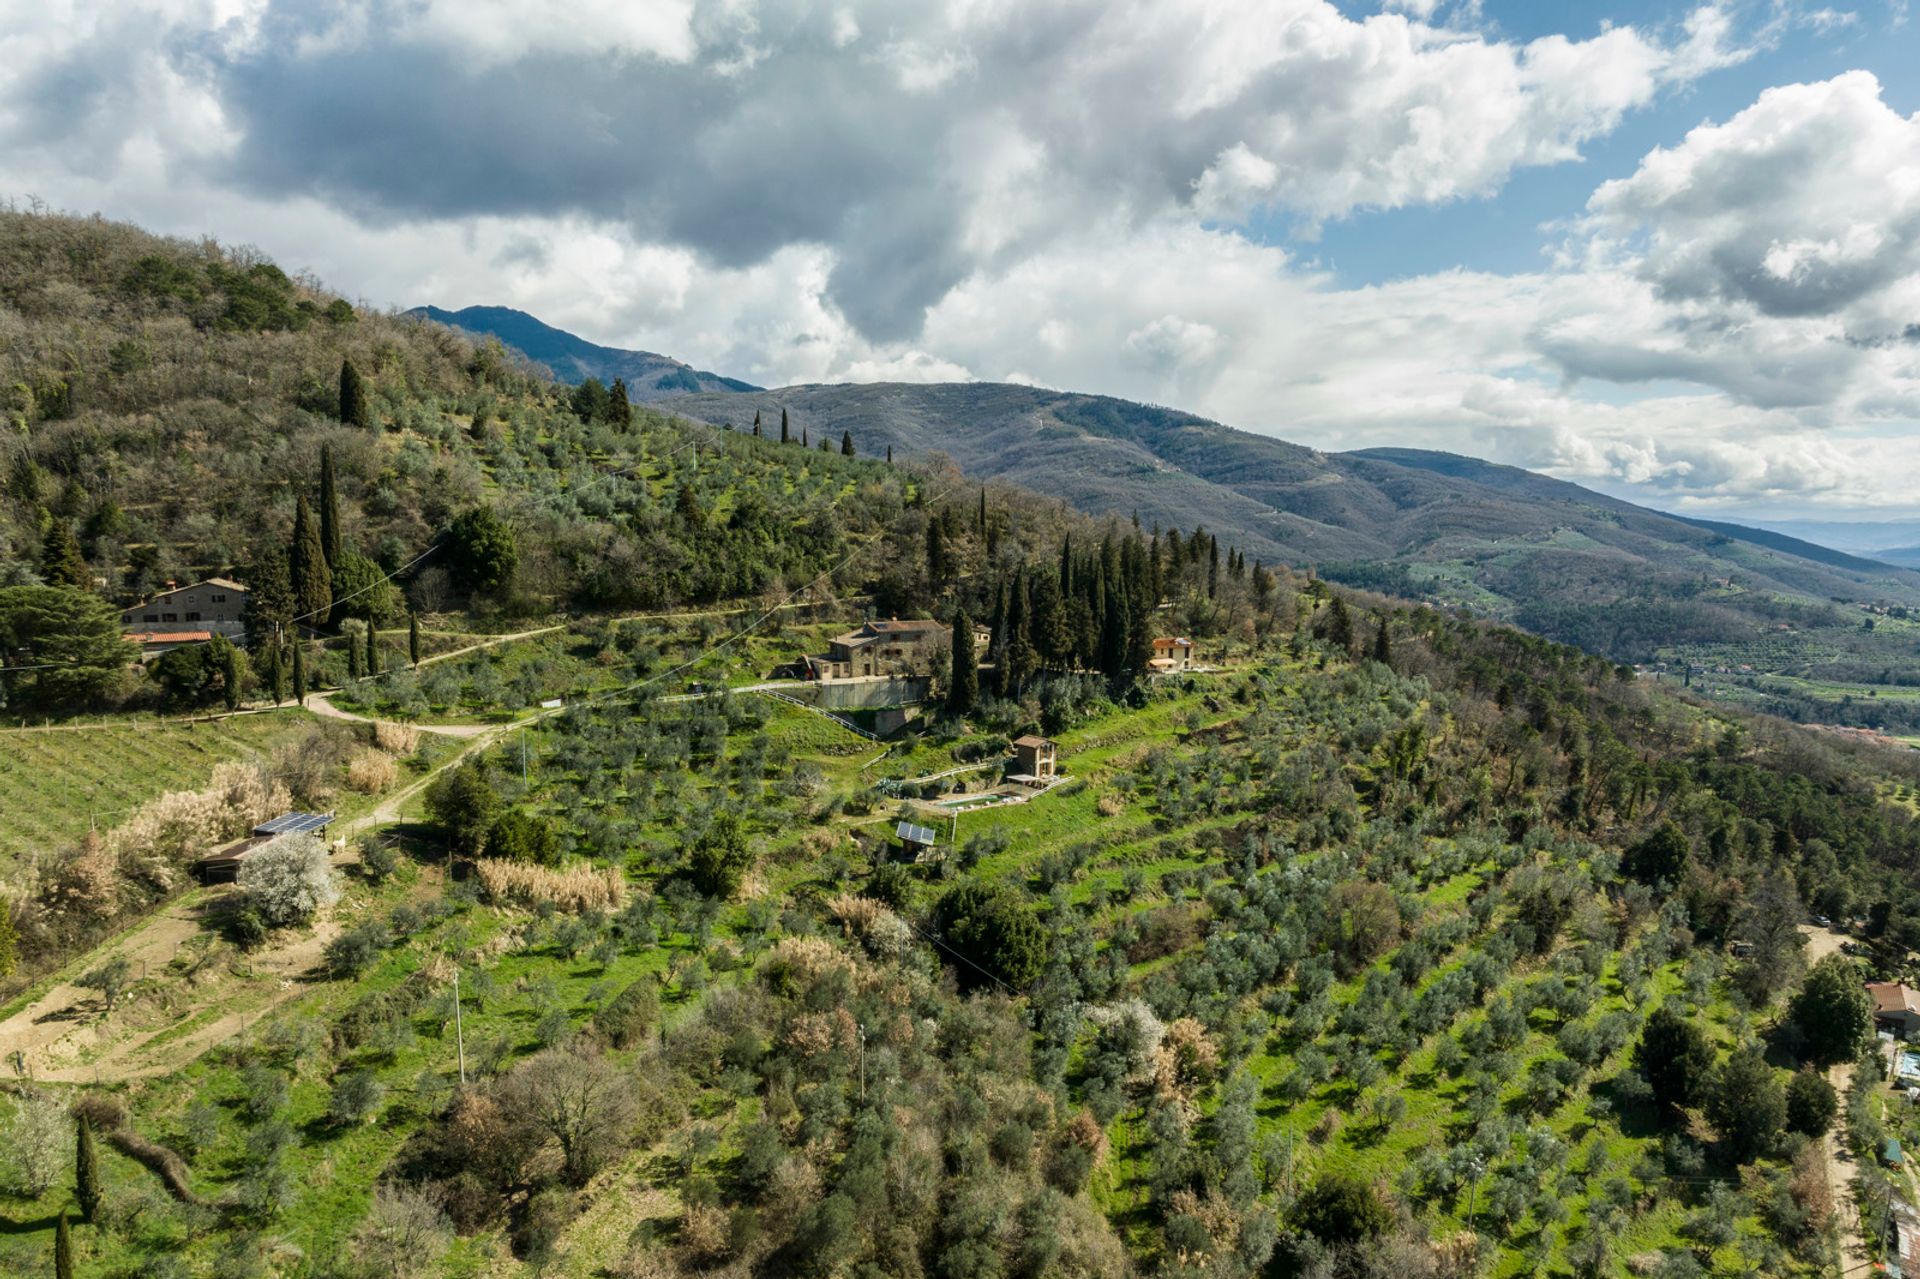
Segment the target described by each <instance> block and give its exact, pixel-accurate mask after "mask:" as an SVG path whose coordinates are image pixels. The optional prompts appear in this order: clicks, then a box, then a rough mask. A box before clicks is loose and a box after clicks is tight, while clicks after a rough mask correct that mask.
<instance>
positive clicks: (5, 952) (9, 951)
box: [0, 897, 16, 979]
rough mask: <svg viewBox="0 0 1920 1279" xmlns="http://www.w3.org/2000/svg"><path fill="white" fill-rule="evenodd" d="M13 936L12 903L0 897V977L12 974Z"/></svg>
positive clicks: (14, 935)
mask: <svg viewBox="0 0 1920 1279" xmlns="http://www.w3.org/2000/svg"><path fill="white" fill-rule="evenodd" d="M15 937H16V934H15V932H14V929H13V903H12V902H11V901H9V900H8V899H7V898H5V897H0V979H4V978H7V977H11V976H12V975H13V964H14V939H15Z"/></svg>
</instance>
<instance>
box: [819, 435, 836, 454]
mask: <svg viewBox="0 0 1920 1279" xmlns="http://www.w3.org/2000/svg"><path fill="white" fill-rule="evenodd" d="M820 451H821V452H822V453H831V452H833V447H832V446H831V445H830V444H828V443H827V437H826V436H824V435H823V436H821V437H820Z"/></svg>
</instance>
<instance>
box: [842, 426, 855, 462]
mask: <svg viewBox="0 0 1920 1279" xmlns="http://www.w3.org/2000/svg"><path fill="white" fill-rule="evenodd" d="M840 456H841V457H852V456H853V432H852V431H842V432H840Z"/></svg>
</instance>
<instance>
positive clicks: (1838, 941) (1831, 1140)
mask: <svg viewBox="0 0 1920 1279" xmlns="http://www.w3.org/2000/svg"><path fill="white" fill-rule="evenodd" d="M1800 932H1801V935H1802V936H1804V937H1805V938H1806V939H1807V962H1808V963H1809V964H1817V963H1819V962H1820V961H1821V960H1823V959H1825V958H1826V957H1827V956H1828V955H1837V954H1840V953H1841V949H1840V948H1841V947H1842V946H1843V945H1845V944H1846V940H1847V939H1846V937H1845V936H1843V935H1842V934H1840V933H1836V932H1834V931H1833V930H1832V929H1830V928H1821V927H1819V926H1817V925H1814V924H1802V925H1800ZM1827 1082H1828V1083H1830V1084H1832V1085H1833V1090H1834V1091H1835V1092H1837V1093H1839V1094H1840V1106H1841V1111H1842V1114H1844V1113H1845V1110H1846V1102H1847V1090H1848V1089H1849V1088H1850V1087H1852V1085H1853V1063H1852V1062H1850V1061H1846V1062H1841V1063H1840V1064H1839V1065H1837V1066H1835V1067H1834V1068H1833V1069H1831V1070H1829V1071H1828V1072H1827ZM1822 1145H1823V1146H1824V1147H1825V1149H1826V1155H1827V1188H1828V1190H1830V1191H1831V1192H1832V1193H1833V1206H1834V1215H1835V1216H1836V1217H1837V1218H1838V1219H1839V1222H1840V1273H1841V1274H1843V1275H1852V1274H1859V1273H1862V1272H1864V1271H1866V1270H1867V1269H1869V1268H1870V1267H1871V1266H1872V1264H1873V1259H1872V1257H1870V1256H1869V1255H1868V1253H1867V1243H1866V1238H1865V1232H1864V1231H1863V1230H1862V1229H1861V1227H1860V1196H1859V1192H1858V1187H1857V1184H1856V1183H1857V1182H1858V1179H1859V1174H1860V1166H1859V1164H1858V1162H1857V1161H1856V1160H1855V1159H1854V1156H1853V1151H1852V1150H1850V1149H1848V1147H1847V1140H1846V1133H1845V1124H1844V1121H1836V1122H1835V1124H1834V1126H1833V1127H1832V1128H1830V1129H1828V1131H1827V1135H1826V1137H1825V1138H1823V1139H1822Z"/></svg>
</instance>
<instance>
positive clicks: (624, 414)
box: [607, 378, 633, 427]
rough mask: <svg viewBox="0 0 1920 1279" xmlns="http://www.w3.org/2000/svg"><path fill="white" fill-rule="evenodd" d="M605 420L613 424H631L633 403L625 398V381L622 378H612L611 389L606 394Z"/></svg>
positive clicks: (623, 425)
mask: <svg viewBox="0 0 1920 1279" xmlns="http://www.w3.org/2000/svg"><path fill="white" fill-rule="evenodd" d="M607 420H608V421H609V422H611V423H613V424H614V425H615V426H622V427H625V426H632V425H633V404H632V402H631V401H629V400H628V399H627V383H626V380H625V379H623V378H615V379H613V390H612V391H610V392H608V394H607Z"/></svg>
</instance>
